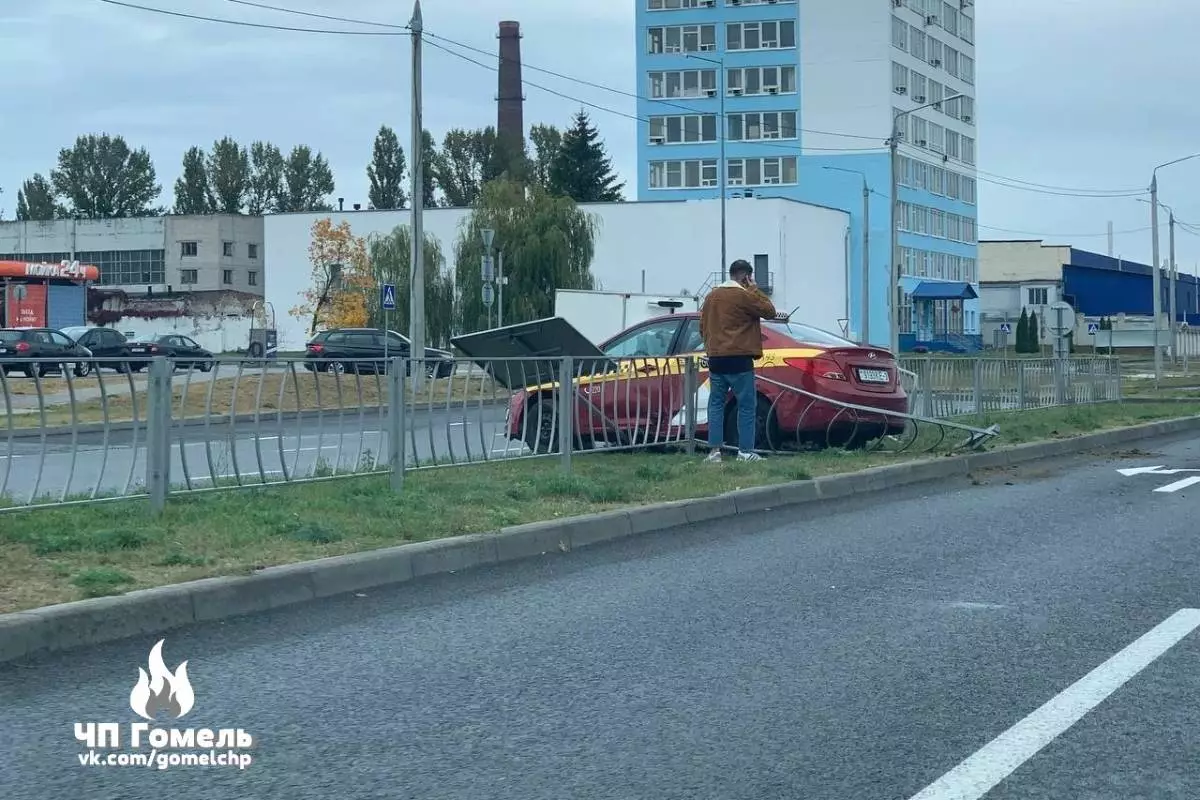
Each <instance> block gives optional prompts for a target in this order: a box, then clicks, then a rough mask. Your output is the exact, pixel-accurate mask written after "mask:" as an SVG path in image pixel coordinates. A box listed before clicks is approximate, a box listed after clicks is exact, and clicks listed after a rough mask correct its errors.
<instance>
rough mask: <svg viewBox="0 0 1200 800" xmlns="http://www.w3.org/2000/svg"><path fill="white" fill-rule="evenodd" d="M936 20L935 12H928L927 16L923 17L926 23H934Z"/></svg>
mask: <svg viewBox="0 0 1200 800" xmlns="http://www.w3.org/2000/svg"><path fill="white" fill-rule="evenodd" d="M937 21H938V18H937V14H930V15H929V16H927V17H925V24H926V25H936V24H937Z"/></svg>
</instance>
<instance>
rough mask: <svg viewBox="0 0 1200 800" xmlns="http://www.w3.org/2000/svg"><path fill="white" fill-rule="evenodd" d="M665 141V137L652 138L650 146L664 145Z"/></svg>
mask: <svg viewBox="0 0 1200 800" xmlns="http://www.w3.org/2000/svg"><path fill="white" fill-rule="evenodd" d="M665 141H666V138H665V137H663V136H651V137H650V144H662V143H663V142H665Z"/></svg>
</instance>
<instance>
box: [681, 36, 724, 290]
mask: <svg viewBox="0 0 1200 800" xmlns="http://www.w3.org/2000/svg"><path fill="white" fill-rule="evenodd" d="M687 57H688V58H694V59H696V60H697V61H707V62H708V63H710V64H715V65H716V66H717V67H719V68H720V69H719V71H718V76H717V80H716V88H717V102H718V103H719V105H718V107H717V120H718V123H719V124H718V126H717V141H718V142H720V148H721V151H720V156H719V160H718V164H717V170H718V172H719V175H718V176H717V187H718V190H719V191H720V192H721V269H720V275H721V280H722V281H724V280H725V270H727V269H729V261H728V256H729V253H728V250H727V228H726V224H725V219H726V217H725V202H726V195H728V194H729V190H728V188H727V187H726V185H725V183H726V181H728V180H729V167H728V166H727V165H726V162H725V138H726V134H728V132H729V131H728V127H729V124H728V123H727V122H726V121H725V91H726V87H725V62H724V61H723V60H718V59H715V58H706V57H705V56H698V55H696V54H694V53H688V54H687Z"/></svg>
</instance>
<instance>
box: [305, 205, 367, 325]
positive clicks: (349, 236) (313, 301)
mask: <svg viewBox="0 0 1200 800" xmlns="http://www.w3.org/2000/svg"><path fill="white" fill-rule="evenodd" d="M308 260H309V263H310V264H311V265H312V278H311V283H310V285H309V288H308V289H305V290H304V291H303V292H302V293H301V297H302V298H303V300H302V302H301V303H300V304H299V305H297V306H296V307H295V308H293V309H291V311H289V312H288V313H290V314H291V315H292V316H293V317H296V318H298V319H307V320H308V321H309V324H308V335H309V336H313V335H314V334H316V332H317V331H318V330H321V329H325V328H359V327H364V326H365V325H366V324H367V298H368V297H369V296H370V295H371V293H372V292H374V291H375V279H374V277H373V276H372V274H371V263H370V259H369V257H368V256H367V245H366V242H365V240H363V239H362V238H361V237H358V236H355V235H354V233H353V231H351V230H350V223H349V222H345V221H342V222H341V223H339V224H338V225H334V224H333V220H331V219H330V218H328V217H326V218H324V219H319V220H317V221H316V222H314V223H313V226H312V232H311V237H310V242H309V245H308Z"/></svg>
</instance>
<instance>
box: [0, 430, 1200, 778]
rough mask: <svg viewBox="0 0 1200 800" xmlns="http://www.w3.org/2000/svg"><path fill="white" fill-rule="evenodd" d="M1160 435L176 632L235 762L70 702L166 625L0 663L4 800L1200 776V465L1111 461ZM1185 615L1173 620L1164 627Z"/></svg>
mask: <svg viewBox="0 0 1200 800" xmlns="http://www.w3.org/2000/svg"><path fill="white" fill-rule="evenodd" d="M1144 447H1145V451H1144V452H1139V451H1133V452H1126V453H1122V454H1113V456H1112V457H1101V456H1091V457H1088V458H1082V459H1076V460H1072V461H1063V462H1048V463H1045V464H1041V465H1037V466H1034V467H1030V468H1024V469H1016V470H1006V471H995V472H989V473H986V474H980V475H977V476H976V477H975V479H974V480H973V481H971V480H963V481H959V482H954V483H950V484H947V485H944V486H941V487H939V488H937V489H931V488H928V487H926V488H920V487H914V488H911V489H909V490H906V491H904V492H900V493H894V494H892V495H890V496H887V497H878V496H877V497H872V498H867V499H860V500H858V501H846V502H842V503H839V504H837V505H834V506H826V507H823V508H820V509H816V508H812V507H805V508H800V509H797V510H796V511H794V512H789V513H787V514H772V513H770V512H767V513H765V514H763V515H759V516H755V517H744V518H741V519H740V520H738V521H737V522H735V523H732V524H730V523H725V524H721V525H710V526H696V527H694V528H692V529H690V530H687V531H683V532H680V533H679V534H677V535H658V536H652V537H646V538H642V539H634V540H627V541H624V542H618V543H612V544H610V545H605V546H601V547H597V548H590V549H586V550H581V551H578V552H575V553H573V554H570V555H567V556H556V557H552V558H546V559H540V560H531V561H526V562H522V563H520V564H513V565H503V566H498V567H495V568H492V569H488V570H479V571H468V572H466V573H461V574H454V575H446V576H442V577H438V578H433V579H428V580H424V581H421V582H419V583H417V584H411V585H408V586H405V587H398V588H396V589H392V590H385V591H374V592H369V593H366V594H365V595H361V596H350V597H347V598H342V599H337V600H334V601H329V602H324V603H319V604H313V605H307V606H304V607H302V608H295V609H290V610H289V609H285V610H281V611H278V612H275V613H270V614H263V615H256V616H252V617H245V618H241V619H237V620H231V621H226V622H224V623H218V624H210V625H203V626H197V627H194V628H191V629H188V630H186V631H178V632H175V633H172V634H170V635H169V636H167V637H166V645H165V648H164V655H165V658H166V662H167V666H168V668H170V669H174V668H175V667H176V665H178V664H179V663H180V662H181V661H183V660H184V659H186V660H187V662H188V664H187V672H188V675H189V676H190V678H191V684H192V686H193V687H194V689H195V698H196V701H195V708H194V709H193V711H192V712H191V713H190V714H189V715H188V716H187V717H186V718H185V720H186V723H187V724H189V725H192V726H197V727H212V728H217V727H241V728H244V729H245V730H247V731H249V732H251V733H252V734H254V735H255V736H256V737H258V739H259V744H258V746H257V748H256V750H255V751H254V753H253V755H254V759H255V761H254V763H252V764H251V765H250V766H249V767H247V768H246V769H244V770H238V769H234V768H229V767H176V768H172V769H168V770H166V771H161V772H160V771H156V770H146V769H138V768H130V767H81V766H79V763H78V756H79V754H80V753H82V752H84V749H83V746H82V745H81V744H80V743H78V742H76V740H75V738H74V736H73V726H74V723H75V722H82V721H97V722H120V723H122V725H123V726H127V724H128V723H130V722H132V721H134V720H136V717H134V716H133V715H132V714H131V711H130V707H129V697H130V690H131V689H132V688H133V686H134V683H135V682H136V680H137V677H138V672H137V670H138V667H143V668H145V667H146V664H147V657H148V652H149V650H150V648H151V646H152V645H153V644H154V642H155V641H156V640H157V638H158V637H143V638H141V639H138V640H134V641H128V642H120V643H113V644H109V645H105V646H101V647H95V648H88V649H83V650H80V651H77V652H71V653H67V654H61V655H55V656H48V657H45V658H42V659H40V660H37V661H33V662H30V663H26V664H22V665H20V666H16V665H10V666H4V667H0V729H2V730H4V732H5V738H6V741H7V742H8V743H9V744H8V745H7V747H6V753H5V758H4V759H2V760H0V786H4V787H5V797H6V798H11V800H26V799H29V800H35V799H36V800H43V799H45V800H49V799H50V798H57V797H86V798H89V800H108V798H114V799H115V798H136V799H137V800H140V799H141V798H147V800H149V799H151V798H153V800H160V799H161V798H163V797H170V798H173V799H174V800H191V798H195V799H196V800H210V799H211V798H214V797H221V798H226V797H229V798H233V797H237V798H239V799H240V800H259V799H260V798H261V799H262V800H267V798H271V800H274V799H275V798H279V797H287V798H294V799H295V800H310V799H311V800H328V798H331V797H347V798H350V797H353V798H389V799H390V798H414V799H415V798H421V799H422V800H423V799H424V798H438V799H439V800H440V799H442V798H445V799H447V800H449V799H451V798H453V799H455V800H457V799H459V798H462V799H463V800H467V799H468V798H470V800H476V799H477V798H485V797H486V798H496V799H498V800H508V799H510V798H511V800H542V799H543V798H544V799H545V800H563V798H573V799H574V798H613V800H618V799H619V800H636V799H640V798H645V799H646V800H651V799H653V800H673V799H674V798H681V799H682V798H689V799H691V798H702V799H704V800H708V799H709V798H711V799H712V800H743V799H744V800H767V799H773V798H780V799H782V798H788V799H790V798H821V799H822V800H824V799H826V798H828V799H829V800H859V799H861V800H910V799H911V798H915V797H920V798H921V799H922V800H948V799H949V798H957V799H958V800H974V799H975V798H979V797H983V796H984V795H983V794H982V792H983V791H986V790H987V789H988V788H989V787H990V786H995V788H994V789H992V790H991V793H990V794H987V795H986V797H987V798H988V800H1010V799H1011V800H1017V798H1021V800H1030V799H1031V798H1033V799H1034V800H1043V799H1044V800H1051V799H1053V800H1063V799H1064V798H1084V797H1086V798H1088V799H1089V800H1130V799H1131V798H1135V797H1136V798H1154V799H1155V800H1159V799H1168V800H1174V799H1175V798H1179V799H1180V800H1183V798H1188V800H1191V798H1195V797H1196V796H1198V795H1200V762H1198V761H1197V759H1196V758H1195V753H1196V752H1197V749H1198V747H1200V727H1198V726H1197V725H1196V724H1195V720H1196V718H1197V713H1198V712H1200V700H1198V699H1197V697H1198V690H1200V671H1198V670H1197V669H1196V659H1197V658H1198V657H1200V639H1198V638H1197V636H1198V635H1197V634H1195V633H1194V632H1192V633H1189V631H1190V629H1191V628H1194V627H1195V625H1196V624H1197V622H1196V620H1194V619H1193V620H1192V621H1191V622H1188V623H1187V625H1186V626H1185V627H1186V628H1187V630H1183V631H1180V630H1179V628H1180V622H1179V618H1178V617H1173V615H1175V614H1176V612H1178V611H1179V610H1180V609H1186V608H1196V607H1197V606H1200V584H1198V583H1197V581H1196V574H1195V573H1196V564H1197V561H1198V559H1200V543H1198V537H1197V536H1196V531H1197V526H1196V519H1197V511H1198V510H1200V487H1197V488H1195V489H1192V490H1187V489H1185V490H1182V491H1175V492H1157V491H1155V489H1156V488H1159V487H1161V486H1163V485H1164V484H1166V483H1167V482H1168V481H1174V480H1176V478H1177V477H1178V475H1176V477H1170V476H1164V475H1161V474H1141V475H1133V476H1128V477H1127V476H1123V475H1121V474H1119V473H1117V472H1116V470H1117V469H1118V468H1126V467H1135V466H1142V465H1165V466H1167V467H1172V468H1179V469H1182V468H1190V467H1191V468H1197V469H1200V443H1198V442H1196V441H1176V442H1171V443H1165V444H1163V443H1160V444H1154V445H1150V446H1144ZM698 468H699V467H698ZM1181 474H1182V473H1181ZM1168 619H1173V620H1174V622H1172V623H1168V625H1174V630H1175V638H1176V639H1180V638H1181V640H1179V641H1178V642H1177V643H1176V642H1172V641H1168V642H1167V643H1166V644H1165V645H1163V642H1162V639H1163V636H1164V634H1162V633H1159V634H1156V636H1157V638H1155V637H1151V641H1150V644H1149V645H1147V644H1146V643H1145V642H1146V641H1147V640H1146V639H1143V638H1141V637H1144V635H1145V634H1147V632H1149V631H1152V630H1159V631H1161V628H1160V627H1159V626H1160V625H1161V624H1162V623H1163V621H1164V620H1168ZM1184 621H1185V622H1187V620H1184ZM1168 633H1170V632H1169V631H1168ZM1181 634H1186V635H1182V636H1181ZM1156 642H1157V643H1158V644H1157V645H1156V644H1155V643H1156ZM1131 644H1132V645H1133V646H1132V648H1131ZM1156 646H1158V647H1159V651H1160V652H1156V653H1151V654H1150V656H1147V655H1146V652H1147V648H1150V649H1154V647H1156ZM1118 653H1120V654H1122V656H1121V658H1118V659H1116V660H1115V661H1110V659H1112V658H1113V657H1114V656H1115V655H1117V654H1118ZM1139 659H1141V660H1142V661H1143V662H1145V663H1141V664H1138V663H1135V662H1138V660H1139ZM1102 664H1104V665H1105V666H1104V667H1103V668H1102V669H1101V670H1099V671H1098V672H1093V670H1095V669H1096V668H1097V667H1099V666H1100V665H1102ZM1113 664H1115V666H1112V665H1113ZM1098 673H1099V674H1100V677H1099V678H1090V679H1089V680H1090V683H1089V682H1088V681H1084V682H1083V683H1082V686H1083V688H1082V689H1080V688H1078V687H1079V686H1080V685H1081V683H1080V681H1081V679H1083V678H1084V677H1085V676H1089V675H1093V676H1094V675H1096V674H1098ZM1106 682H1107V683H1106ZM1064 692H1065V694H1064ZM1072 715H1074V716H1072ZM1072 722H1074V724H1073V725H1072V724H1071V723H1072ZM1014 731H1015V733H1014ZM1039 737H1040V738H1039ZM993 740H995V742H998V743H999V744H995V743H993V744H991V745H989V743H990V742H993ZM1043 745H1044V746H1043ZM956 767H957V768H958V769H957V770H956ZM997 776H999V777H997ZM972 779H974V780H975V781H976V783H977V785H976V788H974V789H972V788H970V787H969V786H968V784H970V782H971V780H972ZM997 780H998V785H997ZM939 781H941V782H940V783H939ZM981 787H982V788H981ZM923 790H925V791H923Z"/></svg>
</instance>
